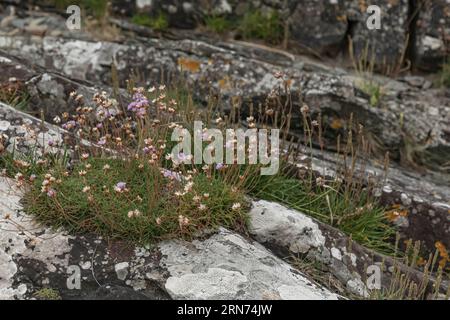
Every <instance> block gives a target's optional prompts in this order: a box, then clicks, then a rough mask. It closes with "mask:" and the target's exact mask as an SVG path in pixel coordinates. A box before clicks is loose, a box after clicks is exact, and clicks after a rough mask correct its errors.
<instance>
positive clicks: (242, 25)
mask: <svg viewBox="0 0 450 320" xmlns="http://www.w3.org/2000/svg"><path fill="white" fill-rule="evenodd" d="M238 31H239V32H240V33H241V34H242V36H243V37H244V39H261V40H264V41H266V42H268V43H271V44H279V43H281V41H282V40H283V36H284V31H283V24H282V20H281V18H280V15H279V14H278V12H277V11H271V12H270V13H268V14H266V13H263V12H261V10H254V11H251V12H247V13H246V14H245V15H244V17H243V18H242V19H241V20H240V21H239V26H238Z"/></svg>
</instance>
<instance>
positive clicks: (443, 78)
mask: <svg viewBox="0 0 450 320" xmlns="http://www.w3.org/2000/svg"><path fill="white" fill-rule="evenodd" d="M439 78H440V79H439V82H440V85H441V86H442V87H447V88H450V60H449V61H448V62H447V63H445V64H444V65H443V66H442V71H441V72H440V77H439Z"/></svg>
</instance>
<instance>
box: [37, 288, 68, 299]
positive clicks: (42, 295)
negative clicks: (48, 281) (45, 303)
mask: <svg viewBox="0 0 450 320" xmlns="http://www.w3.org/2000/svg"><path fill="white" fill-rule="evenodd" d="M34 296H35V297H36V298H37V299H38V300H61V295H60V294H59V292H58V291H57V290H55V289H51V288H42V289H40V290H38V291H36V292H35V293H34Z"/></svg>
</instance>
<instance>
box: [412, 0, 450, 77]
mask: <svg viewBox="0 0 450 320" xmlns="http://www.w3.org/2000/svg"><path fill="white" fill-rule="evenodd" d="M416 41H417V43H416V46H417V59H418V61H417V63H418V66H419V67H420V68H423V69H425V70H431V71H436V69H437V68H438V67H439V65H440V64H441V63H442V62H443V61H444V59H445V57H448V55H449V53H450V47H449V41H450V3H449V2H448V1H446V0H436V1H429V2H428V3H427V4H426V6H425V8H424V9H423V10H421V11H420V13H419V20H418V23H417V39H416Z"/></svg>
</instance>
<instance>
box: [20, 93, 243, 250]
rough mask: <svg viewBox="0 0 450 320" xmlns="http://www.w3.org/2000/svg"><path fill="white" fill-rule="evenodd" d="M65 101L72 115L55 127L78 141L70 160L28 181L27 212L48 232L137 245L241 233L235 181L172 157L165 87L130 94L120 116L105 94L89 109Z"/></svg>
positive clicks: (172, 111)
mask: <svg viewBox="0 0 450 320" xmlns="http://www.w3.org/2000/svg"><path fill="white" fill-rule="evenodd" d="M71 96H72V98H74V99H75V100H76V101H77V102H78V104H79V106H78V107H77V109H76V113H75V114H73V115H69V114H63V115H62V116H61V117H60V119H61V122H62V123H61V126H62V127H63V128H64V129H66V130H67V131H69V132H70V133H71V134H73V136H76V137H77V141H78V142H77V143H76V144H75V145H73V146H72V149H73V151H74V158H75V160H74V161H72V163H71V165H70V168H67V166H65V165H52V166H49V167H48V168H47V171H45V172H44V173H43V174H41V175H39V176H38V177H37V178H35V179H34V180H33V183H32V184H33V188H31V191H30V192H28V194H27V196H26V199H25V203H26V210H27V211H28V212H30V213H33V214H35V215H36V216H37V217H38V219H40V220H41V221H43V222H44V223H49V224H51V225H53V226H55V227H66V228H68V229H70V230H73V231H77V232H95V233H98V234H102V235H105V236H110V237H115V238H121V239H127V240H131V241H133V242H138V243H149V242H153V241H155V240H159V239H165V238H171V237H186V238H189V237H190V236H192V235H193V234H198V233H199V232H200V231H202V230H208V229H214V228H216V227H218V226H225V227H229V228H236V229H241V228H243V227H244V226H245V215H244V212H245V209H246V207H247V205H246V201H245V199H244V195H243V194H244V192H243V190H242V189H241V185H240V184H239V183H235V182H234V181H236V179H232V178H231V176H230V177H229V179H226V178H221V176H223V175H226V173H225V172H220V171H221V170H220V168H219V167H218V166H214V165H210V166H206V167H204V168H201V167H199V166H197V165H194V164H190V163H189V157H188V156H186V155H184V154H182V153H180V154H179V155H178V158H177V159H174V158H173V157H172V155H171V148H172V146H173V144H174V142H173V141H171V140H170V137H171V132H172V130H173V129H175V128H184V125H185V123H184V122H183V118H184V117H183V112H182V111H180V110H177V109H179V108H178V106H177V102H176V101H175V100H174V99H171V98H168V96H167V94H166V89H165V87H164V86H160V87H159V88H150V89H149V90H146V89H144V88H134V89H133V92H132V97H133V99H132V101H131V103H129V104H128V106H127V107H126V108H121V106H119V104H118V103H117V101H116V100H114V99H111V98H110V97H109V96H108V95H107V94H106V93H105V92H102V93H98V94H96V95H95V96H94V97H93V102H94V104H95V106H94V107H87V106H86V105H85V103H84V99H83V97H80V96H78V95H77V94H75V93H73V94H72V95H71ZM180 160H182V161H180ZM237 181H239V179H237Z"/></svg>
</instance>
